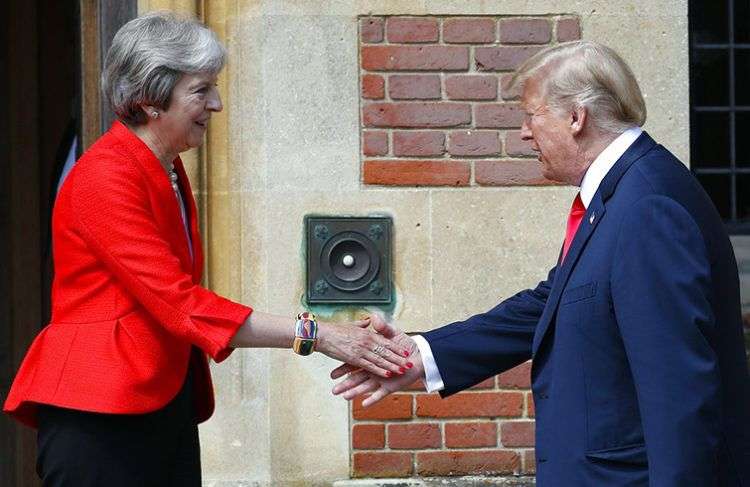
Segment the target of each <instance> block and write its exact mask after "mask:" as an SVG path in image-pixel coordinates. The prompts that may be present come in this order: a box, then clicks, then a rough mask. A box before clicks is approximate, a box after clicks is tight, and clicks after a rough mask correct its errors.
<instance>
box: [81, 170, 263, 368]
mask: <svg viewBox="0 0 750 487" xmlns="http://www.w3.org/2000/svg"><path fill="white" fill-rule="evenodd" d="M120 159H122V160H118V164H112V163H111V161H107V164H106V169H105V170H102V169H99V168H97V167H96V164H95V163H96V162H98V161H90V163H88V164H86V165H85V166H82V167H80V168H77V171H76V174H75V176H74V177H73V178H72V180H71V181H70V183H71V184H72V186H71V188H70V191H71V211H72V215H71V217H72V218H73V219H74V227H75V229H76V231H77V232H78V233H79V235H80V237H81V239H83V241H84V242H85V243H86V244H87V246H88V247H89V249H90V250H91V252H92V253H93V254H94V255H95V256H96V257H97V258H98V259H99V260H100V262H101V263H102V264H103V265H104V266H105V267H106V268H107V269H109V271H110V272H111V273H112V274H113V276H114V277H115V278H116V279H117V280H118V281H119V282H120V283H121V284H122V286H123V287H124V288H125V289H126V290H127V291H128V292H129V293H130V294H131V295H132V296H133V297H134V298H135V300H136V301H137V302H138V303H139V304H140V305H142V306H143V307H144V308H145V309H146V310H147V311H148V312H149V313H150V315H151V316H152V317H153V318H154V319H155V320H156V321H157V322H158V323H159V324H161V325H162V326H163V327H164V328H165V329H166V330H167V331H168V332H169V333H170V334H172V335H174V336H176V337H179V338H180V339H182V340H185V341H187V342H189V343H191V344H193V345H196V346H198V347H199V348H201V349H202V350H203V351H205V352H206V353H208V354H209V355H210V356H211V357H212V358H213V359H214V360H215V361H217V362H220V361H222V360H224V359H225V358H226V357H228V356H229V354H230V353H231V352H232V349H231V348H229V342H230V340H231V339H232V337H233V336H234V334H235V333H236V332H237V329H238V328H239V327H240V326H241V325H242V324H243V322H244V321H245V319H246V318H247V316H248V315H249V314H250V313H251V312H252V309H251V308H249V307H247V306H244V305H241V304H238V303H234V302H232V301H229V300H228V299H225V298H222V297H221V296H218V295H216V294H215V293H213V292H211V291H209V290H207V289H205V288H203V287H201V286H200V285H197V284H195V283H193V281H192V278H191V276H190V274H188V273H186V272H184V271H183V270H182V268H181V266H180V261H179V259H178V257H177V256H176V255H175V253H174V251H173V249H172V248H171V246H170V244H169V243H168V242H167V241H166V240H165V238H164V236H163V234H162V232H163V230H161V229H160V228H159V227H158V226H157V224H156V220H155V218H154V215H153V212H152V209H151V207H150V199H149V194H148V188H147V180H146V176H145V175H144V174H143V173H142V172H141V170H140V169H139V168H138V167H137V166H135V164H134V163H133V162H132V161H129V160H128V159H126V158H122V157H121V158H120ZM101 162H104V161H101ZM179 224H180V223H179V222H175V225H179ZM180 231H181V230H180Z"/></svg>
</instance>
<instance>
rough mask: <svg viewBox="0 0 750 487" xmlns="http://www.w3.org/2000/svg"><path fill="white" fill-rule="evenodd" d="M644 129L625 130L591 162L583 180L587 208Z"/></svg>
mask: <svg viewBox="0 0 750 487" xmlns="http://www.w3.org/2000/svg"><path fill="white" fill-rule="evenodd" d="M641 133H643V129H641V128H640V127H631V128H629V129H627V130H626V131H625V132H623V133H621V134H620V135H618V136H617V138H616V139H615V140H613V141H612V142H611V143H610V144H609V145H608V146H607V147H606V148H605V149H604V150H603V151H602V152H601V153H600V154H599V155H598V156H596V159H594V162H592V163H591V165H590V166H589V168H588V169H587V170H586V174H584V175H583V180H582V181H581V201H582V202H583V206H585V207H586V208H588V207H589V205H590V204H591V200H592V199H594V194H595V193H596V190H597V189H599V185H600V184H601V183H602V180H604V177H605V176H606V175H607V173H608V172H609V170H610V169H612V166H614V165H615V163H616V162H617V161H618V160H619V159H620V157H622V155H623V154H624V153H625V151H627V150H628V148H629V147H630V146H631V145H633V142H635V139H637V138H638V137H639V136H640V135H641Z"/></svg>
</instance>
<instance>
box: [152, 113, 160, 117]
mask: <svg viewBox="0 0 750 487" xmlns="http://www.w3.org/2000/svg"><path fill="white" fill-rule="evenodd" d="M158 117H159V112H151V118H158Z"/></svg>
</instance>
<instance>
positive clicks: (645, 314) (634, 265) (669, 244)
mask: <svg viewBox="0 0 750 487" xmlns="http://www.w3.org/2000/svg"><path fill="white" fill-rule="evenodd" d="M611 279H612V282H611V285H612V300H613V306H614V312H615V316H616V319H617V324H618V326H619V329H620V334H621V336H622V339H623V343H624V346H625V351H626V354H627V357H628V361H629V362H630V367H631V370H632V374H633V379H634V382H635V386H636V391H637V394H638V404H639V408H640V413H641V419H642V422H643V430H644V437H645V443H646V451H647V454H648V465H649V467H648V468H649V480H650V483H649V485H651V486H654V487H679V486H685V485H705V486H711V485H714V484H715V479H716V477H715V475H716V468H717V466H716V458H717V454H718V451H717V448H718V443H719V435H720V424H719V415H720V411H719V408H720V376H719V369H718V363H717V357H716V354H715V352H714V349H713V347H712V345H711V342H712V339H711V335H712V333H713V332H714V330H715V320H714V315H713V312H712V309H711V304H710V303H711V265H710V259H709V258H708V252H707V249H706V245H705V243H704V240H703V236H702V234H701V232H700V229H699V228H698V226H697V224H696V223H695V221H694V220H693V218H692V217H691V216H690V215H689V214H688V212H687V211H686V210H685V209H684V208H683V207H682V206H681V205H680V204H678V203H677V202H675V201H674V200H672V199H669V198H667V197H664V196H647V197H645V198H643V199H641V200H640V201H639V202H637V203H636V204H635V205H634V206H633V207H632V208H631V209H630V211H629V213H628V215H627V216H626V218H625V219H624V220H623V225H622V228H621V231H620V235H619V236H618V243H617V248H616V250H615V256H614V264H613V269H612V278H611Z"/></svg>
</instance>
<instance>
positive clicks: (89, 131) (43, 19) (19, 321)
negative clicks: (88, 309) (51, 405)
mask: <svg viewBox="0 0 750 487" xmlns="http://www.w3.org/2000/svg"><path fill="white" fill-rule="evenodd" d="M5 5H6V11H5V12H6V15H5V16H3V18H2V20H0V68H2V70H0V93H2V94H3V95H5V96H6V97H7V98H6V99H7V102H8V103H7V108H6V109H5V110H4V111H3V112H2V113H1V114H0V154H2V155H3V156H5V157H6V161H3V162H0V401H2V402H5V398H6V396H7V394H8V389H9V388H10V384H11V383H12V381H13V377H14V376H15V373H16V371H17V370H18V366H19V365H20V363H21V360H22V359H23V357H24V355H25V354H26V351H27V349H28V347H29V345H30V344H31V342H32V341H33V339H34V337H35V336H36V335H37V334H38V333H39V331H40V330H41V328H42V327H43V326H45V325H46V323H47V322H48V321H49V316H50V284H51V282H52V275H53V269H52V259H51V250H50V248H51V246H50V232H49V228H50V216H51V211H52V203H53V201H54V196H55V193H56V189H57V183H58V179H59V176H60V172H61V170H62V167H63V165H64V163H65V160H66V158H67V156H68V154H69V153H70V148H71V142H72V140H73V137H74V136H75V137H77V143H78V144H77V151H75V154H76V155H80V153H81V150H82V148H85V147H86V146H87V145H89V144H91V143H92V142H93V141H94V139H96V138H97V137H98V136H99V134H101V133H102V132H103V131H104V130H106V129H107V128H108V126H109V124H110V122H111V120H112V115H111V113H110V112H109V110H108V109H106V107H105V106H104V104H103V103H102V100H101V95H100V93H99V83H98V79H99V72H100V65H101V62H102V60H103V57H104V52H106V49H107V48H108V46H109V45H110V43H111V40H112V37H113V36H114V34H115V32H116V31H117V30H118V29H119V28H120V26H121V25H123V24H124V23H125V22H127V21H128V20H130V19H132V18H133V17H135V15H136V11H137V1H136V0H56V1H54V2H51V1H46V0H7V1H6V2H5ZM35 463H36V433H35V431H34V430H32V429H30V428H26V427H22V426H20V425H19V424H17V423H16V422H14V421H12V420H10V419H9V418H8V417H6V416H5V415H0V486H3V487H5V486H9V487H10V486H17V487H32V486H34V485H39V481H38V478H37V475H36V471H35Z"/></svg>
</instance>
